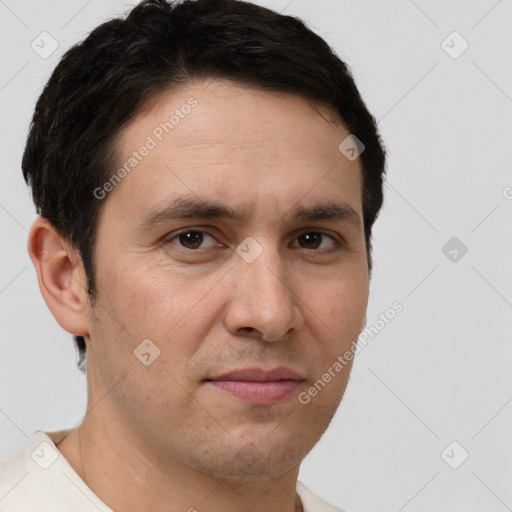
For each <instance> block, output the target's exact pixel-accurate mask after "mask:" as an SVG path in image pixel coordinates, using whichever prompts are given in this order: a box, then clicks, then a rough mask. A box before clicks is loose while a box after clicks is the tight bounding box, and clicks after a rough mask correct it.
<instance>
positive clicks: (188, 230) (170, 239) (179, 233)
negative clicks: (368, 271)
mask: <svg viewBox="0 0 512 512" xmlns="http://www.w3.org/2000/svg"><path fill="white" fill-rule="evenodd" d="M185 233H201V234H203V235H204V234H206V235H208V236H210V237H212V238H213V239H215V237H214V236H213V235H212V234H211V233H209V232H208V231H204V230H202V229H190V228H189V229H184V230H182V231H178V232H177V233H173V234H172V235H171V236H169V237H167V238H166V239H165V240H164V243H173V242H172V240H174V239H175V238H177V237H179V236H180V235H183V234H185ZM311 233H315V234H320V235H322V236H323V237H328V238H330V239H331V240H333V241H334V243H335V245H334V246H333V247H331V248H329V249H305V248H302V249H303V250H305V251H311V252H318V253H321V254H328V253H331V252H333V251H336V250H337V249H339V248H341V247H342V246H343V243H342V242H339V241H338V240H336V238H335V237H334V236H333V235H331V234H329V233H327V232H325V231H321V230H311V229H309V230H305V231H301V232H300V233H299V234H297V235H296V236H295V239H297V238H298V237H299V236H301V235H304V234H311ZM322 242H323V240H322ZM174 245H176V246H177V247H179V248H180V249H181V250H184V251H188V252H197V253H199V252H201V251H202V250H207V249H208V248H206V249H201V248H199V249H189V248H187V247H183V246H181V245H178V244H174Z"/></svg>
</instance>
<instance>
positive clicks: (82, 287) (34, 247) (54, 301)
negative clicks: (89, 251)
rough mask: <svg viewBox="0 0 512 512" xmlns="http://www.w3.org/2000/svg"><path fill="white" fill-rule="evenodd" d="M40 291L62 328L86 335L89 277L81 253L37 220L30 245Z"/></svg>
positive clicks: (42, 220) (44, 222)
mask: <svg viewBox="0 0 512 512" xmlns="http://www.w3.org/2000/svg"><path fill="white" fill-rule="evenodd" d="M27 249H28V253H29V255H30V259H31V260H32V263H33V264H34V267H35V270H36V273H37V280H38V283H39V289H40V290H41V294H42V295H43V298H44V301H45V302H46V305H47V306H48V308H49V309H50V311H51V312H52V314H53V316H54V317H55V319H56V320H57V322H58V323H59V325H60V326H61V327H62V328H63V329H65V330H66V331H68V332H69V333H71V334H75V335H78V336H86V335H88V334H89V330H88V325H87V304H88V303H87V298H88V297H87V290H86V278H85V273H84V270H83V265H82V260H81V258H80V254H79V252H78V251H77V250H76V249H74V248H73V247H72V246H71V244H70V243H69V242H68V241H67V240H64V239H63V238H62V237H61V236H60V235H59V234H58V233H57V231H56V230H55V228H54V227H53V226H52V225H51V224H50V223H49V221H47V220H46V219H43V218H42V217H38V218H37V219H36V220H35V221H34V222H33V224H32V227H31V228H30V233H29V237H28V242H27Z"/></svg>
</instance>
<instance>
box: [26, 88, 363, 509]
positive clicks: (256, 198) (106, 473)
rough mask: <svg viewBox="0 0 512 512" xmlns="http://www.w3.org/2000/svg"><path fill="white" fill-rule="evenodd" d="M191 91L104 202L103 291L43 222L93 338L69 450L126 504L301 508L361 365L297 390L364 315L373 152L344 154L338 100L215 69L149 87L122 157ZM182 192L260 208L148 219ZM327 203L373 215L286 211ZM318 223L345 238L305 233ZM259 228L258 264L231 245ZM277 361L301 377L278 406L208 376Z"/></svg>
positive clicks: (60, 314)
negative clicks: (311, 391)
mask: <svg viewBox="0 0 512 512" xmlns="http://www.w3.org/2000/svg"><path fill="white" fill-rule="evenodd" d="M191 97H193V98H195V99H196V100H197V102H198V104H197V106H196V107H195V108H193V109H192V111H191V113H190V114H188V115H187V116H186V117H185V118H183V119H181V120H180V122H179V124H178V125H176V126H175V127H174V129H173V130H172V132H171V133H169V134H167V135H165V136H164V138H163V140H162V141H161V142H159V143H158V144H157V146H156V147H155V148H154V149H152V150H151V151H150V153H149V154H148V155H147V156H146V157H145V158H144V159H143V160H142V161H141V162H140V163H138V165H137V166H136V168H134V169H133V170H132V171H131V173H130V174H129V175H128V176H126V177H125V178H124V179H123V180H122V181H121V183H119V184H118V185H117V186H116V187H115V188H114V190H112V191H111V192H109V194H108V195H107V197H106V198H105V199H103V203H102V208H101V211H100V218H99V222H98V236H97V244H96V246H95V251H94V259H95V267H96V284H97V295H96V301H95V302H94V303H92V304H91V303H89V301H88V298H87V294H86V291H85V283H86V280H85V275H84V271H83V266H82V264H81V260H80V257H79V255H78V254H77V252H76V250H75V249H74V248H73V247H71V246H70V245H69V244H68V243H67V242H66V241H65V240H63V239H62V238H60V237H59V236H58V235H57V233H56V232H55V231H54V230H53V228H52V226H51V225H50V224H49V223H48V222H47V221H46V220H44V219H41V218H38V219H36V221H35V222H34V223H33V225H32V228H31V232H30V236H29V242H28V249H29V254H30V256H31V258H32V261H33V262H34V265H35V267H36V270H37V275H38V281H39V285H40V288H41V292H42V294H43V297H44V299H45V301H46V303H47V305H48V307H49V308H50V310H51V311H52V313H53V315H54V316H55V318H56V320H57V321H58V322H59V324H60V325H61V326H62V327H63V328H64V329H65V330H67V331H68V332H70V333H73V334H78V335H82V336H84V337H85V340H86V344H87V359H88V363H87V364H88V375H87V383H88V405H87V412H86V414H85V417H84V419H83V421H82V423H81V424H80V426H79V427H77V428H75V429H74V430H73V431H72V432H71V434H69V435H68V437H66V438H65V439H64V440H63V441H62V442H60V443H59V444H58V449H59V450H60V451H61V453H62V454H63V455H64V457H66V459H67V460H68V461H69V462H70V464H71V466H72V467H73V468H74V469H75V470H76V472H77V473H78V474H79V475H80V477H81V478H82V479H83V480H84V481H85V482H86V483H87V485H88V486H89V487H90V488H91V489H92V490H93V491H94V492H95V493H96V494H97V495H98V496H99V497H100V498H101V499H102V500H103V501H104V502H105V503H106V504H107V505H109V506H110V507H111V508H113V509H114V510H123V511H124V512H130V511H139V510H148V509H151V510H153V511H164V510H165V511H167V512H169V511H176V512H178V511H185V510H189V509H190V508H192V507H194V508H195V509H196V510H198V511H199V512H201V510H209V511H211V512H216V511H222V512H230V511H242V510H243V511H244V512H246V511H252V512H267V511H268V512H270V511H275V510H281V511H285V512H293V511H294V510H295V486H296V481H297V475H298V472H299V465H300V463H301V461H302V460H303V458H304V457H305V456H306V454H307V453H308V452H309V451H310V450H311V448H312V447H313V446H314V445H315V444H316V443H317V441H318V440H319V439H320V437H321V436H322V434H323V433H324V431H325V430H326V428H327V426H328V425H329V423H330V421H331V419H332V417H333V415H334V413H335V411H336V409H337V407H338V405H339V403H340V401H341V399H342V396H343V393H344V391H345V387H346V384H347V381H348V378H349V374H350V364H349V365H347V366H346V367H345V368H344V369H343V371H341V372H340V373H339V374H337V375H336V377H335V378H333V379H332V381H331V382H330V383H329V384H327V385H326V386H325V388H324V389H323V390H322V391H321V392H320V393H319V394H318V395H317V396H315V397H314V398H312V399H311V402H310V403H309V404H307V405H303V404H301V403H300V402H299V401H298V400H297V395H298V393H299V392H303V391H305V390H307V389H308V388H310V387H311V386H312V385H313V384H314V383H315V382H316V381H317V380H318V379H319V378H321V376H322V374H324V373H325V372H326V371H327V369H328V368H330V367H331V366H332V365H333V363H334V362H335V361H336V359H337V357H338V356H339V355H341V354H343V353H344V352H345V351H346V350H348V349H349V348H350V346H351V343H352V341H353V340H355V339H357V336H358V334H359V333H360V332H361V330H362V329H363V327H364V317H365V312H366V307H367V300H368V267H367V257H366V246H365V240H364V231H363V226H362V170H361V163H360V160H359V159H356V160H355V161H349V160H348V159H347V158H345V157H344V156H343V155H342V154H341V153H340V151H339V150H338V145H339V144H340V142H341V141H343V140H344V139H345V137H347V135H348V133H349V132H348V131H347V130H346V128H345V127H344V126H343V124H342V123H341V122H340V120H339V119H337V118H336V117H335V116H334V113H333V112H330V111H329V110H326V109H323V108H320V107H319V106H317V105H314V104H312V103H311V102H307V101H305V100H303V99H301V98H299V97H297V96H294V95H289V94H280V93H274V92H263V91H256V90H252V89H248V88H241V87H239V86H237V85H234V84H233V83H230V82H224V81H219V80H208V81H204V82H200V83H196V84H193V85H188V86H186V87H183V88H181V89H179V90H177V91H176V90H174V91H172V92H166V93H165V94H162V95H159V96H158V97H157V98H153V100H152V101H151V103H150V104H148V105H147V108H145V109H144V110H143V111H142V112H141V113H140V114H139V115H138V116H136V117H135V118H134V119H133V120H132V121H131V122H130V124H129V125H128V126H127V127H126V128H125V129H124V130H123V131H122V132H121V135H120V138H119V144H118V152H119V156H120V162H124V161H126V159H127V158H128V157H129V156H130V155H131V153H132V152H133V151H134V150H136V149H137V148H139V147H140V146H141V145H142V144H144V141H145V140H146V139H147V137H148V135H150V134H151V133H152V131H153V130H154V129H155V127H156V126H158V125H159V123H161V122H163V121H165V120H167V119H169V114H168V112H171V113H172V111H173V110H174V109H176V108H180V106H182V105H183V104H185V103H187V101H188V100H189V98H191ZM121 165H122V164H121ZM181 196H188V197H193V198H198V197H199V198H201V199H215V200H222V201H223V202H225V203H227V204H229V205H230V206H232V207H233V208H237V209H238V208H242V207H244V206H247V205H250V207H248V210H247V214H248V217H247V219H245V220H244V221H242V222H234V221H232V220H227V219H193V218H192V219H181V220H174V221H168V222H166V223H163V224H161V225H158V226H153V227H146V228H144V229H142V228H139V227H137V226H138V222H140V219H141V218H142V216H143V214H144V212H146V211H147V210H148V209H151V208H154V207H156V206H161V205H164V204H167V203H168V202H169V201H171V200H172V199H174V198H176V197H181ZM327 199H330V200H333V201H337V202H339V201H343V202H344V203H346V204H348V205H350V206H351V207H352V208H353V209H354V210H355V212H357V214H358V216H359V217H360V220H361V224H360V225H359V226H357V225H355V224H352V223H350V222H348V221H346V220H328V221H326V220H324V221H314V222H311V221H306V222H304V221H294V220H292V219H290V218H289V216H288V215H287V214H288V212H289V211H290V210H291V209H292V208H293V207H294V206H296V205H297V204H302V205H306V206H307V205H311V204H313V203H315V202H318V201H325V200H327ZM183 228H193V229H192V231H197V230H201V231H202V232H203V233H206V234H204V237H203V239H202V242H201V241H200V242H199V244H201V243H202V245H200V248H199V249H194V247H196V246H197V245H198V244H196V245H195V246H194V245H193V244H190V243H189V244H188V245H187V243H186V240H185V241H183V239H182V238H181V239H179V238H177V237H176V236H175V233H176V232H177V231H178V230H181V229H183ZM318 231H322V232H326V233H327V235H332V236H333V237H334V238H332V239H331V238H330V237H329V236H324V237H323V238H322V237H320V240H319V241H317V242H313V243H311V242H309V243H308V241H307V240H304V237H303V236H302V237H301V236H300V235H301V234H303V233H311V232H314V233H318ZM248 236H251V237H253V238H254V239H255V240H256V241H257V242H258V243H259V245H260V246H261V248H262V249H263V252H262V254H261V255H260V256H259V257H258V258H257V259H256V260H255V261H254V262H252V263H247V262H246V261H245V260H244V259H242V258H241V257H240V256H239V255H238V254H237V252H236V248H237V247H238V246H239V244H240V243H241V242H242V241H243V240H244V239H245V238H246V237H248ZM171 239H172V241H171ZM342 240H344V242H343V243H341V242H342ZM338 244H339V245H338ZM191 247H192V248H191ZM330 249H334V250H333V251H331V252H328V251H329V250H330ZM194 251H195V252H194ZM144 339H150V340H152V342H153V343H154V344H155V345H156V346H157V347H158V348H159V350H160V356H159V357H158V358H157V359H156V360H155V361H154V362H153V363H152V364H150V365H149V366H145V365H144V364H142V363H141V362H140V360H139V359H137V358H136V357H135V356H134V353H133V352H134V350H135V349H136V348H137V346H138V345H139V344H140V343H141V341H142V340H144ZM281 365H282V366H288V367H290V368H292V369H294V370H295V371H296V372H298V373H299V374H300V375H301V377H302V378H303V379H304V381H303V382H302V383H301V384H300V387H299V388H298V389H297V391H296V392H294V394H293V395H292V396H290V397H288V398H286V399H284V400H282V401H281V402H279V403H276V404H273V405H254V404H250V403H247V402H245V401H243V400H240V399H239V398H237V397H234V396H232V395H229V394H227V393H225V392H223V391H221V390H218V389H216V388H215V387H214V386H211V385H209V384H207V383H206V382H205V379H207V378H209V377H211V376H213V375H218V374H220V373H223V372H225V371H228V370H232V369H235V368H247V367H255V366H256V367H260V368H264V369H270V368H274V367H276V366H281ZM148 506H150V507H149V508H148Z"/></svg>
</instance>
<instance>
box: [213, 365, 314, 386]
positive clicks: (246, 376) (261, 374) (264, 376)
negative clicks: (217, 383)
mask: <svg viewBox="0 0 512 512" xmlns="http://www.w3.org/2000/svg"><path fill="white" fill-rule="evenodd" d="M206 380H248V381H256V382H270V381H277V380H304V379H303V378H302V377H301V376H300V375H299V374H298V373H297V372H295V371H293V370H292V369H291V368H287V367H285V366H278V367H277V368H272V369H271V370H263V369H262V368H243V369H242V368H241V369H236V370H231V371H229V372H226V373H222V374H220V375H216V376H214V377H210V378H208V379H206Z"/></svg>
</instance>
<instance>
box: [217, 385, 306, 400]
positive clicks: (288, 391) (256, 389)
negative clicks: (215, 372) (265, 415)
mask: <svg viewBox="0 0 512 512" xmlns="http://www.w3.org/2000/svg"><path fill="white" fill-rule="evenodd" d="M208 383H209V384H212V385H213V386H215V387H216V388H218V389H220V390H222V391H225V392H227V393H229V394H231V395H234V396H236V397H237V398H239V399H240V400H244V401H246V402H250V403H252V404H258V405H271V404H275V403H278V402H281V401H282V400H284V399H285V398H288V397H289V396H290V395H292V394H293V393H294V392H296V391H297V389H298V388H299V387H300V385H301V383H302V381H299V380H276V381H265V382H256V381H248V380H212V381H208Z"/></svg>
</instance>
